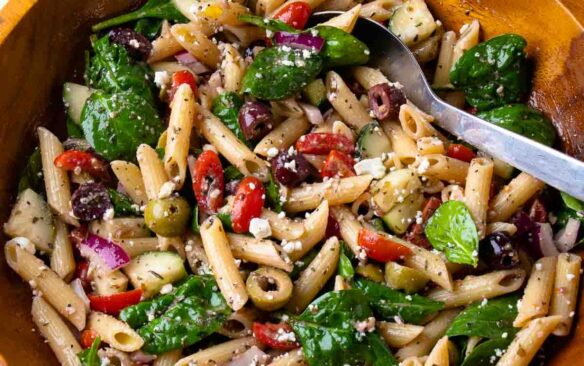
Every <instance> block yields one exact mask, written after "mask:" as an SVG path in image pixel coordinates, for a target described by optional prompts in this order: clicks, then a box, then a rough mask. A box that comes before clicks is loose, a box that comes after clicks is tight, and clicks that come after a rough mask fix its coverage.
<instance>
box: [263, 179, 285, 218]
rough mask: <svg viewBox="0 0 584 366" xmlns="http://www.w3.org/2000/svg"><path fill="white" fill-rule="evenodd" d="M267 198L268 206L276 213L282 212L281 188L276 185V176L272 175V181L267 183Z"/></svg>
mask: <svg viewBox="0 0 584 366" xmlns="http://www.w3.org/2000/svg"><path fill="white" fill-rule="evenodd" d="M266 198H267V199H268V204H269V205H270V207H272V208H273V209H274V211H276V212H278V213H280V212H282V201H281V200H280V186H279V185H278V183H276V180H275V179H274V176H273V175H272V173H270V179H269V180H268V182H267V183H266Z"/></svg>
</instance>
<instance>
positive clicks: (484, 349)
mask: <svg viewBox="0 0 584 366" xmlns="http://www.w3.org/2000/svg"><path fill="white" fill-rule="evenodd" d="M511 341H513V337H507V338H497V339H491V340H488V341H486V342H483V343H481V344H479V345H478V346H476V347H475V349H473V350H472V352H471V353H470V355H468V356H467V357H466V358H465V359H464V361H463V362H462V364H461V365H460V366H493V365H495V364H496V363H497V361H498V360H499V358H501V356H502V355H503V352H504V351H505V350H506V349H507V347H508V346H509V344H511Z"/></svg>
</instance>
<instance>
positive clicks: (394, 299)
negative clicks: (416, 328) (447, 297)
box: [353, 278, 444, 324]
mask: <svg viewBox="0 0 584 366" xmlns="http://www.w3.org/2000/svg"><path fill="white" fill-rule="evenodd" d="M353 285H354V287H355V288H358V289H360V290H361V291H362V292H363V294H364V295H365V297H366V298H367V300H368V301H369V305H370V306H371V308H372V309H373V311H374V312H375V313H376V314H379V316H380V317H382V318H384V319H392V318H393V317H394V316H399V317H400V318H402V319H403V321H404V322H406V323H410V324H420V323H421V322H422V321H424V319H426V318H427V317H428V316H429V315H432V314H434V313H436V312H438V311H439V310H441V309H442V308H443V307H444V304H443V303H441V302H439V301H434V300H430V299H427V298H425V297H423V296H420V295H416V294H412V295H406V294H404V293H403V292H400V291H397V290H394V289H391V288H389V287H387V286H385V285H381V284H378V283H376V282H373V281H369V280H366V279H363V278H359V279H357V280H355V282H354V284H353Z"/></svg>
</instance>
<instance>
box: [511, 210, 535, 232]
mask: <svg viewBox="0 0 584 366" xmlns="http://www.w3.org/2000/svg"><path fill="white" fill-rule="evenodd" d="M511 223H512V224H513V225H515V227H516V228H517V232H516V233H515V234H516V235H522V234H525V233H527V232H530V231H531V230H532V229H533V227H534V223H533V220H531V218H530V217H529V215H528V214H527V213H525V212H524V211H519V212H518V213H517V214H515V216H513V218H512V219H511Z"/></svg>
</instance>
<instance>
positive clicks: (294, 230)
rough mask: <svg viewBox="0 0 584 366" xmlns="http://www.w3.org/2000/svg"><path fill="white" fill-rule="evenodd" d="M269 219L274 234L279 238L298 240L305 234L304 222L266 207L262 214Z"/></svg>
mask: <svg viewBox="0 0 584 366" xmlns="http://www.w3.org/2000/svg"><path fill="white" fill-rule="evenodd" d="M260 217H261V218H262V219H264V220H268V222H269V223H270V227H271V229H272V236H273V237H274V238H276V239H278V240H287V241H292V240H297V239H299V238H300V237H301V236H302V235H303V234H304V223H303V222H301V221H297V220H292V219H289V218H287V217H286V216H285V215H280V214H277V213H275V212H274V211H272V210H268V209H266V208H264V209H262V215H261V216H260Z"/></svg>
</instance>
